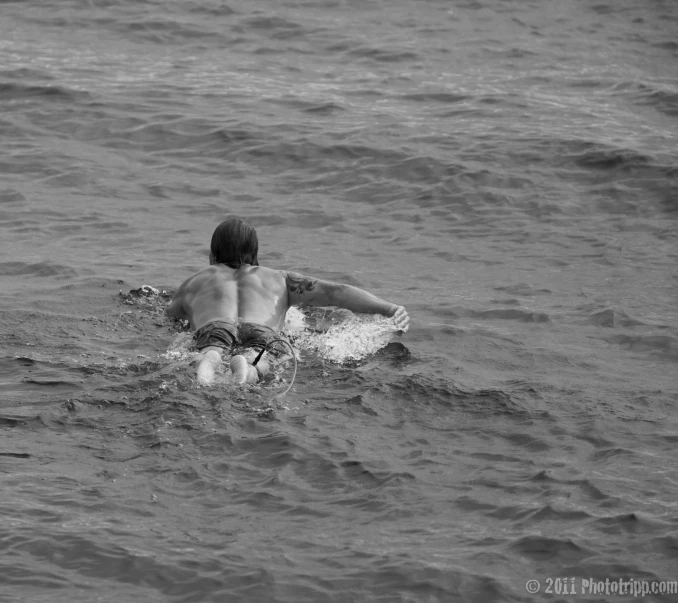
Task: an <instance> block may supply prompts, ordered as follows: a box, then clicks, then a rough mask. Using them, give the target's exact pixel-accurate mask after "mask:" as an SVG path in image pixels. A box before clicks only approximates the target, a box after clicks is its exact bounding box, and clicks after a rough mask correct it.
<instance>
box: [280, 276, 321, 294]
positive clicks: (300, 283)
mask: <svg viewBox="0 0 678 603" xmlns="http://www.w3.org/2000/svg"><path fill="white" fill-rule="evenodd" d="M317 282H318V281H316V280H313V279H312V278H306V277H305V276H301V275H295V276H293V275H291V274H288V275H287V290H288V291H289V292H290V293H296V294H297V295H303V294H304V293H306V292H307V291H313V289H315V285H316V283H317Z"/></svg>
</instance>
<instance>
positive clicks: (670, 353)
mask: <svg viewBox="0 0 678 603" xmlns="http://www.w3.org/2000/svg"><path fill="white" fill-rule="evenodd" d="M609 341H611V342H612V343H616V344H617V345H619V346H620V347H621V348H622V349H624V350H628V351H631V352H651V353H652V354H653V355H656V356H658V357H660V358H664V359H666V360H671V361H674V362H675V361H678V338H676V337H674V336H671V335H613V336H612V337H610V338H609Z"/></svg>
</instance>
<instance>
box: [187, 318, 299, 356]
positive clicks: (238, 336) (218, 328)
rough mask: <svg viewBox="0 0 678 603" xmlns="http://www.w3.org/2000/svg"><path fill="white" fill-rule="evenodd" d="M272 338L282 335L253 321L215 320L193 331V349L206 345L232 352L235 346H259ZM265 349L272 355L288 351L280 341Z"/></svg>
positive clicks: (266, 343) (264, 344) (281, 337)
mask: <svg viewBox="0 0 678 603" xmlns="http://www.w3.org/2000/svg"><path fill="white" fill-rule="evenodd" d="M273 339H284V337H283V336H282V335H281V334H280V333H278V332H277V331H276V330H275V329H272V328H271V327H267V326H266V325H260V324H257V323H254V322H243V323H240V324H239V325H238V324H237V323H235V322H232V321H226V320H215V321H213V322H208V323H207V324H206V325H204V326H202V327H200V328H199V329H198V330H197V331H196V332H195V349H196V350H198V351H200V350H202V349H204V348H206V347H208V346H216V347H220V348H223V349H224V350H226V351H227V352H231V353H232V352H233V351H234V350H235V349H236V348H261V347H263V346H266V345H268V343H269V341H271V340H273ZM285 340H286V339H285ZM266 349H267V350H268V351H269V352H271V353H272V354H273V355H274V356H280V355H282V354H284V353H285V352H287V351H288V349H287V346H286V345H285V344H283V343H280V342H275V343H274V344H272V345H271V346H270V347H267V348H266Z"/></svg>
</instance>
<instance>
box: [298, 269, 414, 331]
mask: <svg viewBox="0 0 678 603" xmlns="http://www.w3.org/2000/svg"><path fill="white" fill-rule="evenodd" d="M285 284H286V287H287V294H288V300H289V305H290V306H299V305H309V306H339V307H340V308H345V309H346V310H351V311H352V312H362V313H365V314H383V315H384V316H388V317H392V318H393V319H394V321H395V324H396V326H397V327H398V329H400V330H402V331H407V329H408V326H409V322H410V318H409V316H408V315H407V311H406V310H405V308H404V307H403V306H398V305H397V304H392V303H390V302H387V301H385V300H383V299H380V298H379V297H377V296H376V295H372V294H371V293H368V292H367V291H365V290H364V289H359V288H358V287H353V286H352V285H342V284H340V283H334V282H332V281H324V280H320V279H313V278H309V277H307V276H303V275H302V274H298V273H296V272H286V273H285Z"/></svg>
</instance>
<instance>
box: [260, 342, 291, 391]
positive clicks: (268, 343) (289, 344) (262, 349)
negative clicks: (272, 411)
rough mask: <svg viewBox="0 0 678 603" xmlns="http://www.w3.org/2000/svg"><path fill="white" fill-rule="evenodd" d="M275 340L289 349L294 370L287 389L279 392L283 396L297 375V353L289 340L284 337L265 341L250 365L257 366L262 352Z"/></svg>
mask: <svg viewBox="0 0 678 603" xmlns="http://www.w3.org/2000/svg"><path fill="white" fill-rule="evenodd" d="M276 341H279V342H280V343H284V344H285V345H286V346H287V347H288V348H289V349H290V352H291V353H292V360H293V361H294V371H293V372H292V380H291V381H290V384H289V385H288V386H287V389H286V390H285V391H284V392H283V393H282V394H279V395H280V396H285V395H286V394H287V392H288V391H290V390H291V389H292V386H293V385H294V379H295V378H296V376H297V355H296V354H295V353H294V348H293V347H292V344H291V343H290V342H289V341H287V340H286V339H271V340H270V341H267V342H266V343H265V344H264V346H263V347H262V348H261V352H259V354H258V355H257V357H256V358H255V359H254V361H253V362H252V366H257V362H259V360H261V357H262V356H263V355H264V352H265V351H266V350H267V349H268V346H270V345H271V344H272V343H275V342H276Z"/></svg>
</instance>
